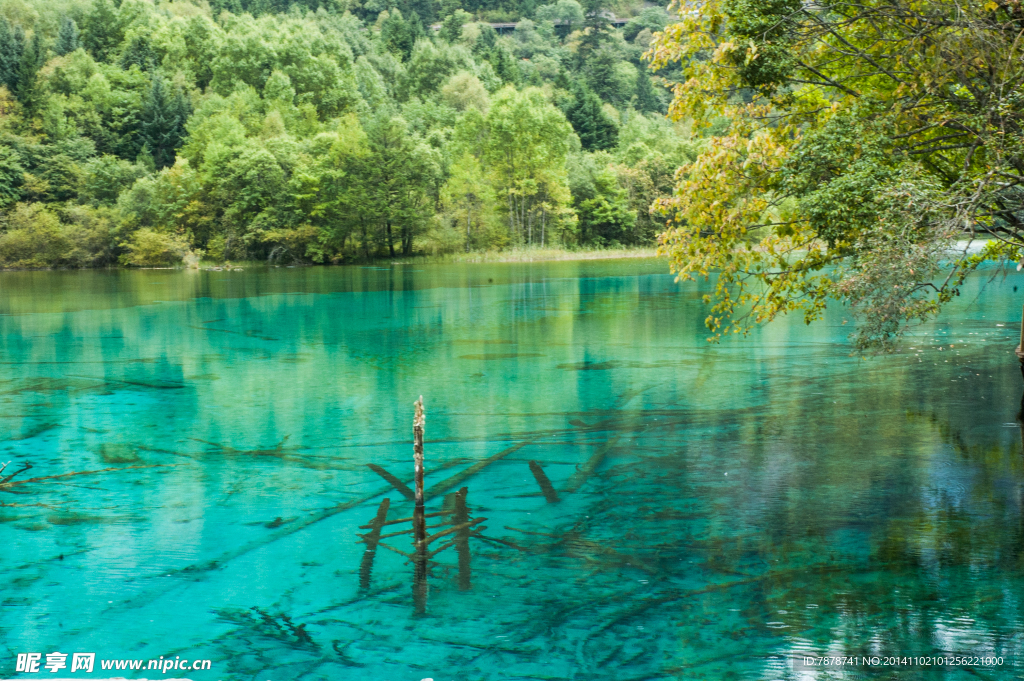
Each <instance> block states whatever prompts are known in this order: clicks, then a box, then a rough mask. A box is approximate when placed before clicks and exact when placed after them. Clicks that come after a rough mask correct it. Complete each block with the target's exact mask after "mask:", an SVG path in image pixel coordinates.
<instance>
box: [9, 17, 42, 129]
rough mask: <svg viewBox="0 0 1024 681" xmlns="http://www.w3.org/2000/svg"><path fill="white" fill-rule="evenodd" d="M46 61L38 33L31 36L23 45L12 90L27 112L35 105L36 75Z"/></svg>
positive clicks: (36, 94)
mask: <svg viewBox="0 0 1024 681" xmlns="http://www.w3.org/2000/svg"><path fill="white" fill-rule="evenodd" d="M44 61H46V52H45V50H44V49H43V43H42V39H41V38H40V36H39V32H38V31H36V32H35V33H33V34H32V40H31V41H29V42H27V43H26V44H25V50H24V51H23V52H22V53H21V63H20V64H19V65H18V80H17V84H16V86H15V88H14V95H15V96H16V97H17V98H18V101H19V102H21V103H22V105H23V106H24V107H25V108H26V109H29V110H32V109H33V108H34V107H35V104H36V98H37V96H38V93H37V92H36V74H38V72H39V69H40V68H41V67H42V65H43V62H44Z"/></svg>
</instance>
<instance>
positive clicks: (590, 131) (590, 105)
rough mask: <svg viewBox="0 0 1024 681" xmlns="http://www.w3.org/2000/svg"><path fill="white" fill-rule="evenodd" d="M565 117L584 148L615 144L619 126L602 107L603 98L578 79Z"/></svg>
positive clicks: (598, 147)
mask: <svg viewBox="0 0 1024 681" xmlns="http://www.w3.org/2000/svg"><path fill="white" fill-rule="evenodd" d="M565 117H566V118H567V119H568V120H569V123H571V124H572V128H573V130H575V131H576V134H577V135H579V138H580V144H582V145H583V148H584V149H587V150H591V151H592V150H597V149H611V148H612V147H614V146H615V142H616V138H617V136H618V127H617V126H616V125H615V122H614V121H612V120H610V119H609V118H608V115H607V114H606V113H605V112H604V109H602V108H601V100H600V99H599V98H598V96H597V95H596V94H594V92H593V91H592V90H591V89H590V88H588V87H587V85H586V83H584V82H582V81H580V80H577V81H576V82H575V84H574V85H573V99H572V102H571V103H570V104H569V107H568V108H567V109H566V111H565Z"/></svg>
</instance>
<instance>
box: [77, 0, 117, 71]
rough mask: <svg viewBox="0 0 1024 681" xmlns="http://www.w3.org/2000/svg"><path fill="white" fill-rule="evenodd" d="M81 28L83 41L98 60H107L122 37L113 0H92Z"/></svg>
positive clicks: (115, 49)
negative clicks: (83, 35) (90, 7)
mask: <svg viewBox="0 0 1024 681" xmlns="http://www.w3.org/2000/svg"><path fill="white" fill-rule="evenodd" d="M83 29H84V33H85V39H84V40H83V43H84V44H85V47H86V49H87V50H89V52H91V53H92V55H93V56H94V57H96V59H97V60H99V61H108V60H109V59H110V57H111V55H113V54H114V53H115V52H116V51H117V48H118V47H119V46H120V45H121V41H122V40H123V39H124V32H123V29H122V27H121V24H120V22H119V21H118V16H117V10H115V9H114V3H113V0H93V4H92V9H91V10H90V11H89V14H87V15H86V17H85V21H84V25H83Z"/></svg>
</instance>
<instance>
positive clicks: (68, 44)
mask: <svg viewBox="0 0 1024 681" xmlns="http://www.w3.org/2000/svg"><path fill="white" fill-rule="evenodd" d="M79 47H80V42H79V39H78V24H77V23H75V20H74V19H72V18H71V17H63V18H62V19H61V20H60V30H59V31H58V33H57V42H56V43H55V44H54V46H53V51H54V52H56V53H57V54H59V55H60V56H64V55H65V54H71V53H72V52H74V51H75V50H77V49H78V48H79Z"/></svg>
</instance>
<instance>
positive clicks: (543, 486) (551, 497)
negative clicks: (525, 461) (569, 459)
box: [530, 461, 558, 504]
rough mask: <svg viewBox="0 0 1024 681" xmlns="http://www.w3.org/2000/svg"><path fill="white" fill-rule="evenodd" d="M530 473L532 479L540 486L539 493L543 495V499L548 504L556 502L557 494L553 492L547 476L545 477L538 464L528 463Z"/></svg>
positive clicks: (553, 489) (534, 462)
mask: <svg viewBox="0 0 1024 681" xmlns="http://www.w3.org/2000/svg"><path fill="white" fill-rule="evenodd" d="M530 472H531V473H533V477H534V479H535V480H536V481H537V484H538V485H539V486H540V491H541V492H543V493H544V498H545V499H547V502H548V503H549V504H554V503H557V502H558V492H556V491H555V488H554V486H552V484H551V481H550V480H549V479H548V476H547V475H545V473H544V469H543V468H541V467H540V464H539V463H537V462H536V461H530Z"/></svg>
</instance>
